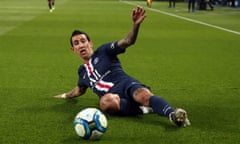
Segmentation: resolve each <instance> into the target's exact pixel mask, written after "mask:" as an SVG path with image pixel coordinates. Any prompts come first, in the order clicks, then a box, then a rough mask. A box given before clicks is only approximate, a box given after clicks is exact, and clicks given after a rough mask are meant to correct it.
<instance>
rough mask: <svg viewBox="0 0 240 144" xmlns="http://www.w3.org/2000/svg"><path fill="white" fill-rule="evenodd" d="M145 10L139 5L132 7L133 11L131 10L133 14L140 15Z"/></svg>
mask: <svg viewBox="0 0 240 144" xmlns="http://www.w3.org/2000/svg"><path fill="white" fill-rule="evenodd" d="M145 12H146V11H145V10H144V9H143V8H142V7H141V6H137V7H136V8H135V9H134V11H133V14H134V15H136V14H137V15H141V16H143V15H144V14H145Z"/></svg>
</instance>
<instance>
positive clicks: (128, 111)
mask: <svg viewBox="0 0 240 144" xmlns="http://www.w3.org/2000/svg"><path fill="white" fill-rule="evenodd" d="M99 106H100V109H101V110H102V111H104V112H106V113H109V114H116V115H121V116H127V115H137V114H143V112H142V110H141V109H140V108H139V107H138V106H137V105H134V104H133V103H131V102H130V100H128V99H126V98H122V97H120V96H119V95H118V94H113V93H108V94H105V95H104V96H102V97H101V99H100V102H99Z"/></svg>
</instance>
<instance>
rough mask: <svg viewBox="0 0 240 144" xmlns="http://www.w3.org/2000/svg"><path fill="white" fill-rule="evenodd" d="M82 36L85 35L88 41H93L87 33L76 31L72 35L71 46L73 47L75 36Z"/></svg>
mask: <svg viewBox="0 0 240 144" xmlns="http://www.w3.org/2000/svg"><path fill="white" fill-rule="evenodd" d="M80 34H84V35H85V36H86V37H87V40H88V41H91V39H90V37H89V36H88V34H87V33H85V32H84V31H80V30H74V31H73V32H72V35H71V38H70V43H71V46H73V43H72V37H74V36H75V35H80Z"/></svg>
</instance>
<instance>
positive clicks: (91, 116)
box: [73, 108, 107, 140]
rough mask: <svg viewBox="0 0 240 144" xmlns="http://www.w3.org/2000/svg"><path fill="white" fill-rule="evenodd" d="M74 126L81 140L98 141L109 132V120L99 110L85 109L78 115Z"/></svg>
mask: <svg viewBox="0 0 240 144" xmlns="http://www.w3.org/2000/svg"><path fill="white" fill-rule="evenodd" d="M73 125H74V129H75V131H76V133H77V135H78V136H80V137H81V138H83V139H86V140H87V139H91V140H97V139H100V138H101V136H102V135H103V134H104V133H105V132H106V130H107V118H106V116H105V115H104V114H103V113H102V112H101V111H100V110H99V109H97V108H85V109H83V110H81V111H80V112H79V113H78V114H77V115H76V117H75V119H74V122H73Z"/></svg>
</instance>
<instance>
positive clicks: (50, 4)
mask: <svg viewBox="0 0 240 144" xmlns="http://www.w3.org/2000/svg"><path fill="white" fill-rule="evenodd" d="M54 5H55V0H48V7H49V12H53V10H54V9H55V6H54Z"/></svg>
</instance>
